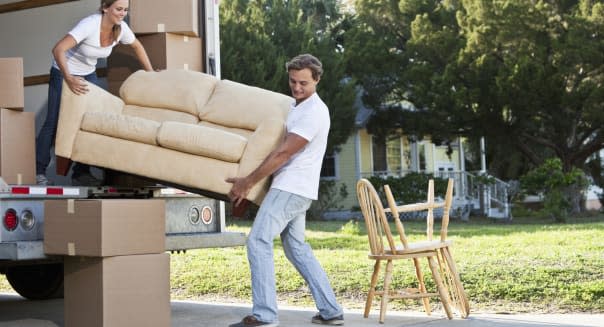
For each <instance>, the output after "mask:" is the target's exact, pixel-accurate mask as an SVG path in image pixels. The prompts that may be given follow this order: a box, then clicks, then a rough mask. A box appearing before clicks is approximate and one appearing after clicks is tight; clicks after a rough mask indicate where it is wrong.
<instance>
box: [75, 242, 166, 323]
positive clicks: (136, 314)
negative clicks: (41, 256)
mask: <svg viewBox="0 0 604 327" xmlns="http://www.w3.org/2000/svg"><path fill="white" fill-rule="evenodd" d="M64 271H65V272H64V274H65V276H64V277H65V284H64V285H65V293H64V294H65V301H64V306H65V307H64V315H65V316H64V318H65V326H66V327H82V326H86V327H122V326H123V327H149V326H154V327H155V326H157V327H163V326H166V327H168V326H170V325H171V318H170V255H169V254H167V253H162V254H146V255H128V256H116V257H106V258H87V257H66V258H65V261H64Z"/></svg>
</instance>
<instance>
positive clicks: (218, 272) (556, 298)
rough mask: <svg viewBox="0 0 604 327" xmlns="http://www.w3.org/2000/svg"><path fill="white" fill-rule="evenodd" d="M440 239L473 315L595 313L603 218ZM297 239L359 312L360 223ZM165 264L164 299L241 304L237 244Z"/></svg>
mask: <svg viewBox="0 0 604 327" xmlns="http://www.w3.org/2000/svg"><path fill="white" fill-rule="evenodd" d="M250 226H251V222H250V221H231V222H230V223H229V230H232V231H243V232H247V231H249V228H250ZM405 229H406V231H407V234H408V235H409V236H410V238H411V239H420V238H421V237H422V235H423V233H424V231H425V224H424V223H420V222H408V223H405ZM449 235H450V237H451V238H452V239H453V240H454V246H453V255H454V258H455V260H456V262H457V266H458V270H459V271H460V274H461V279H462V282H463V284H464V286H465V288H466V291H467V293H468V295H469V297H470V300H471V304H472V310H473V311H483V312H593V313H596V312H597V313H602V312H604V216H603V215H598V216H593V217H588V218H577V219H571V220H569V222H568V223H566V224H552V223H551V222H549V221H545V220H540V219H538V218H526V219H515V220H514V222H513V223H496V222H493V221H490V220H485V219H479V218H472V221H471V222H468V223H464V222H459V221H454V222H452V223H451V224H450V225H449ZM307 241H308V242H309V243H310V244H311V246H312V247H313V249H314V253H315V256H316V257H317V258H318V260H319V261H320V262H321V264H322V266H323V268H324V269H325V270H326V271H327V274H328V275H329V277H330V280H331V282H332V286H333V288H334V290H335V292H336V294H337V296H338V299H339V300H340V301H341V302H342V303H343V305H344V306H345V307H346V308H349V309H360V308H362V307H363V306H364V301H365V294H366V292H367V289H368V284H369V278H370V276H371V272H372V269H373V261H371V260H369V259H368V258H367V253H368V244H367V236H366V233H365V228H364V224H363V223H362V222H361V223H355V222H318V221H309V222H308V223H307ZM275 262H276V264H275V267H276V268H275V270H276V275H277V276H276V277H277V278H276V280H277V288H278V292H279V300H280V302H281V303H284V304H288V305H300V306H312V305H313V302H312V298H311V296H310V293H309V292H308V288H307V287H306V285H305V283H304V280H303V279H302V278H301V277H300V276H299V275H298V273H297V272H296V271H295V269H294V268H293V267H292V266H291V265H290V264H289V262H288V261H287V259H286V258H285V256H284V254H283V251H282V249H281V244H280V241H279V240H275ZM171 265H172V266H171V269H172V272H171V279H172V280H171V285H172V298H173V299H191V300H204V301H211V300H221V301H230V302H245V303H249V301H250V298H251V289H250V274H249V268H248V263H247V259H246V252H245V248H244V247H236V248H223V249H203V250H194V251H188V252H187V253H186V254H173V255H172V261H171ZM395 268H397V269H396V272H395V275H394V282H395V285H396V286H404V287H411V286H412V283H413V281H414V278H415V277H414V271H413V269H412V265H410V264H409V263H408V262H400V263H397V265H395ZM424 270H425V271H426V272H427V271H428V270H427V267H425V269H424ZM428 283H429V284H430V283H431V280H428ZM7 290H10V286H9V285H8V284H7V282H6V280H5V279H4V277H2V278H0V291H7ZM436 303H438V302H435V304H436ZM389 307H390V308H392V309H399V310H422V308H421V306H420V305H419V302H417V301H407V302H403V301H392V302H390V304H389Z"/></svg>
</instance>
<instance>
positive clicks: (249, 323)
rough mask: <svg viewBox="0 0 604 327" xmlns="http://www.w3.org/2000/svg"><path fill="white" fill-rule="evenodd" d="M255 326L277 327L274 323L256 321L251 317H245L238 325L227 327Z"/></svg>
mask: <svg viewBox="0 0 604 327" xmlns="http://www.w3.org/2000/svg"><path fill="white" fill-rule="evenodd" d="M255 326H264V327H277V326H279V324H278V323H276V322H264V321H260V320H258V319H257V318H256V317H254V316H253V315H249V316H245V317H244V318H243V320H241V321H240V322H238V323H235V324H231V325H229V327H255Z"/></svg>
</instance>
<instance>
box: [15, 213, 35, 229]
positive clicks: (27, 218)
mask: <svg viewBox="0 0 604 327" xmlns="http://www.w3.org/2000/svg"><path fill="white" fill-rule="evenodd" d="M19 224H21V228H23V229H25V230H31V229H32V228H34V225H35V224H36V217H35V216H34V214H33V212H31V210H29V209H25V210H23V212H21V216H20V217H19Z"/></svg>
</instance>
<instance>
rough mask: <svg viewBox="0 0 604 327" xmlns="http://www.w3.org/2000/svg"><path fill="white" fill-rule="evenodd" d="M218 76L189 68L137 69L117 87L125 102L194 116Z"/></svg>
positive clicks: (212, 89) (209, 94) (216, 81)
mask: <svg viewBox="0 0 604 327" xmlns="http://www.w3.org/2000/svg"><path fill="white" fill-rule="evenodd" d="M216 83H218V79H217V78H216V77H214V76H212V75H209V74H204V73H200V72H194V71H189V70H178V69H174V70H162V71H159V72H147V71H144V70H139V71H137V72H135V73H134V74H132V75H130V76H129V77H128V78H127V79H126V80H125V81H124V83H123V84H122V86H121V88H120V97H121V98H122V100H124V102H125V103H126V104H130V105H137V106H141V107H152V108H164V109H171V110H175V111H181V112H186V113H189V114H192V115H195V116H197V115H198V112H199V108H201V107H203V106H204V105H205V104H206V103H207V102H208V99H209V98H210V96H211V95H212V92H214V87H215V86H216Z"/></svg>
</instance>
